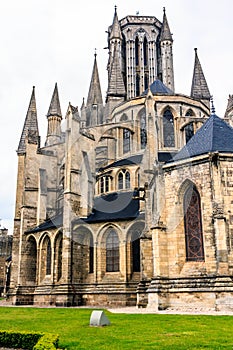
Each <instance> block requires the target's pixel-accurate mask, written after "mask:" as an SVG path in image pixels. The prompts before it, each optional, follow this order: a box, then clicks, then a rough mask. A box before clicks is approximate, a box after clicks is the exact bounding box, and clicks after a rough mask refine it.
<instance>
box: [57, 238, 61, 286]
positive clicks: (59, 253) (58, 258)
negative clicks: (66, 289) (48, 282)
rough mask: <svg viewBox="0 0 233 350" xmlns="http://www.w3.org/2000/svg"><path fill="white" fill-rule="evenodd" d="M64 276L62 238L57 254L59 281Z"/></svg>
mask: <svg viewBox="0 0 233 350" xmlns="http://www.w3.org/2000/svg"><path fill="white" fill-rule="evenodd" d="M61 276H62V237H61V238H60V241H59V245H58V252H57V280H58V281H59V280H60V278H61Z"/></svg>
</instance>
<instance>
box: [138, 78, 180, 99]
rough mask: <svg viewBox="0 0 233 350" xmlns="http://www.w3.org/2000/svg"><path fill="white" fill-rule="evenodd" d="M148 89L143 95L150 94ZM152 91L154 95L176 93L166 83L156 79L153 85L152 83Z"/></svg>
mask: <svg viewBox="0 0 233 350" xmlns="http://www.w3.org/2000/svg"><path fill="white" fill-rule="evenodd" d="M148 90H149V89H146V90H145V91H144V92H143V93H142V96H145V95H147V94H148ZM150 91H151V92H152V94H153V95H174V93H173V92H172V90H170V89H169V88H168V87H167V86H166V85H164V83H163V82H162V81H161V80H159V79H156V80H155V81H154V82H153V83H152V84H151V85H150Z"/></svg>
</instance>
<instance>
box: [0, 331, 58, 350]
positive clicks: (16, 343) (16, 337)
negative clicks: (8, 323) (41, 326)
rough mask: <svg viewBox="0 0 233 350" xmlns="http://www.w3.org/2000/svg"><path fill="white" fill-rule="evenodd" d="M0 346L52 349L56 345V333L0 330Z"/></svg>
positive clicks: (38, 349) (40, 349)
mask: <svg viewBox="0 0 233 350" xmlns="http://www.w3.org/2000/svg"><path fill="white" fill-rule="evenodd" d="M0 346H4V347H14V348H23V349H28V350H54V349H57V346H58V335H55V334H50V333H35V332H30V333H29V332H23V331H21V332H17V331H4V330H0Z"/></svg>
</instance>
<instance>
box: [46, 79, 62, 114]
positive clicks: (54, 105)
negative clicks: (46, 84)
mask: <svg viewBox="0 0 233 350" xmlns="http://www.w3.org/2000/svg"><path fill="white" fill-rule="evenodd" d="M53 115H54V116H59V117H62V114H61V106H60V100H59V95H58V88H57V83H56V84H55V88H54V91H53V96H52V99H51V102H50V106H49V110H48V114H47V117H50V116H53Z"/></svg>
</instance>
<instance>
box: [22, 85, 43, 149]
mask: <svg viewBox="0 0 233 350" xmlns="http://www.w3.org/2000/svg"><path fill="white" fill-rule="evenodd" d="M29 134H30V143H34V144H39V129H38V122H37V110H36V98H35V86H33V89H32V95H31V99H30V103H29V107H28V111H27V115H26V118H25V122H24V127H23V131H22V134H21V138H20V141H19V146H18V150H17V153H18V154H19V153H25V151H26V137H28V136H29Z"/></svg>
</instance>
